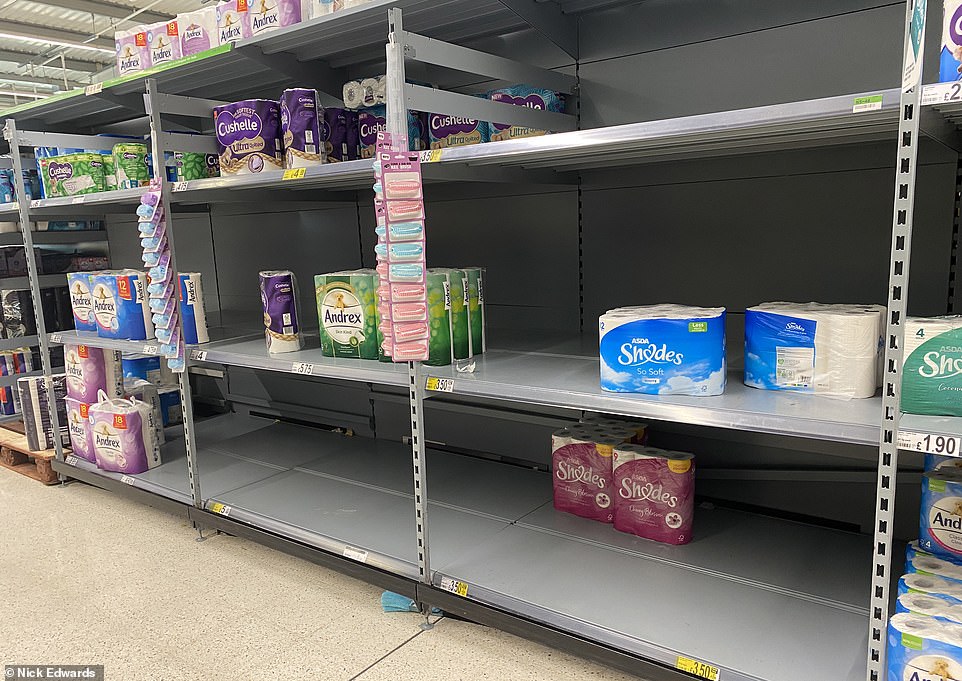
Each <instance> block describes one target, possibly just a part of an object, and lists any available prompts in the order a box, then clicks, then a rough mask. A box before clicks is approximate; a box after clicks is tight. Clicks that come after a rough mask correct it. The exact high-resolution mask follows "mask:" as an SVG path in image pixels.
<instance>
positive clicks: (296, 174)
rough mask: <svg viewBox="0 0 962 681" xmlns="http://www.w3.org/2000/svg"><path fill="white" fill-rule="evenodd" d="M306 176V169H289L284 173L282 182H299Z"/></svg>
mask: <svg viewBox="0 0 962 681" xmlns="http://www.w3.org/2000/svg"><path fill="white" fill-rule="evenodd" d="M306 174H307V168H291V169H290V170H285V171H284V177H283V178H282V179H284V180H300V179H301V178H302V177H304V176H305V175H306Z"/></svg>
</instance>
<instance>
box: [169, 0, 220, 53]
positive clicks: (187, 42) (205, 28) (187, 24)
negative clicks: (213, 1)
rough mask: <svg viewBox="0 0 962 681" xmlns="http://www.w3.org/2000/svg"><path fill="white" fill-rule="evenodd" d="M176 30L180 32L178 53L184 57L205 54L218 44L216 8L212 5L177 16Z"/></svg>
mask: <svg viewBox="0 0 962 681" xmlns="http://www.w3.org/2000/svg"><path fill="white" fill-rule="evenodd" d="M177 28H178V30H179V31H180V53H181V55H183V56H184V57H186V56H188V55H191V54H197V53H198V52H205V51H207V50H209V49H211V48H212V47H217V45H218V44H220V37H219V36H218V35H217V8H216V7H215V6H214V5H208V6H207V7H204V8H203V9H199V10H196V11H194V12H183V13H181V14H178V15H177Z"/></svg>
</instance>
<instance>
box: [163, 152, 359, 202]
mask: <svg viewBox="0 0 962 681" xmlns="http://www.w3.org/2000/svg"><path fill="white" fill-rule="evenodd" d="M372 164H373V160H371V159H367V160H357V161H344V162H342V163H325V164H322V165H319V166H314V167H311V168H307V169H306V170H305V174H304V177H303V178H300V179H297V180H289V181H285V180H284V179H283V177H284V171H283V170H269V171H266V172H263V173H258V174H256V175H222V176H221V177H211V178H207V179H203V180H188V181H187V182H186V189H180V190H179V191H174V192H171V201H173V203H198V202H205V203H206V202H207V201H208V200H210V199H215V200H216V198H218V193H220V192H224V191H236V190H250V189H286V190H300V189H316V188H318V187H325V188H348V187H349V188H356V187H359V186H363V185H365V184H366V183H368V181H370V183H371V184H373V181H374V168H373V167H372ZM176 184H180V183H175V185H176ZM207 195H211V196H209V197H208V196H207ZM199 197H200V198H199ZM203 197H207V198H203Z"/></svg>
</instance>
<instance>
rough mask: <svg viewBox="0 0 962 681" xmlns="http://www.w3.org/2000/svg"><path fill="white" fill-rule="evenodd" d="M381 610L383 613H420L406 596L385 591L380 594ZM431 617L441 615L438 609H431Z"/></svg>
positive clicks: (416, 605) (416, 606) (415, 604)
mask: <svg viewBox="0 0 962 681" xmlns="http://www.w3.org/2000/svg"><path fill="white" fill-rule="evenodd" d="M381 608H383V609H384V612H421V611H420V610H419V609H418V604H417V603H415V602H414V601H413V600H412V599H410V598H408V597H407V596H402V595H401V594H396V593H394V592H393V591H385V592H384V593H382V594H381ZM431 614H432V615H443V614H444V613H443V612H442V611H441V610H440V608H431Z"/></svg>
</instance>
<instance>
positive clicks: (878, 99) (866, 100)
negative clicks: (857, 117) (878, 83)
mask: <svg viewBox="0 0 962 681" xmlns="http://www.w3.org/2000/svg"><path fill="white" fill-rule="evenodd" d="M881 108H882V95H868V96H867V97H856V98H855V101H854V102H853V103H852V113H862V112H865V111H878V110H880V109H881Z"/></svg>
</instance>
